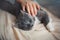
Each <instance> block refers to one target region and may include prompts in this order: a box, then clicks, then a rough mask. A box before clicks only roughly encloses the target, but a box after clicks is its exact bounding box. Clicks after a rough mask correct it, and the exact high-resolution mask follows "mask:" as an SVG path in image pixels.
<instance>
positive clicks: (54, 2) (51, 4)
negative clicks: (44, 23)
mask: <svg viewBox="0 0 60 40" xmlns="http://www.w3.org/2000/svg"><path fill="white" fill-rule="evenodd" d="M37 1H38V3H39V4H40V5H41V6H42V7H44V8H46V9H47V10H48V11H50V12H51V13H52V14H53V15H55V16H56V17H58V18H60V0H37Z"/></svg>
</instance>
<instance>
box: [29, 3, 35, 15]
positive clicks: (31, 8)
mask: <svg viewBox="0 0 60 40" xmlns="http://www.w3.org/2000/svg"><path fill="white" fill-rule="evenodd" d="M29 7H30V12H31V15H32V16H35V14H34V11H33V6H32V3H30V4H29Z"/></svg>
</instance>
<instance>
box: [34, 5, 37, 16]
mask: <svg viewBox="0 0 60 40" xmlns="http://www.w3.org/2000/svg"><path fill="white" fill-rule="evenodd" d="M33 9H34V14H35V15H36V14H37V8H36V5H35V4H33Z"/></svg>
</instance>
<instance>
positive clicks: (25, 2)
mask: <svg viewBox="0 0 60 40" xmlns="http://www.w3.org/2000/svg"><path fill="white" fill-rule="evenodd" d="M17 2H19V3H20V4H21V6H22V9H23V11H26V10H25V9H27V12H28V13H29V14H30V15H32V16H35V15H37V10H39V9H40V5H39V4H38V3H37V2H34V1H32V0H17Z"/></svg>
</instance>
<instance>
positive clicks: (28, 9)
mask: <svg viewBox="0 0 60 40" xmlns="http://www.w3.org/2000/svg"><path fill="white" fill-rule="evenodd" d="M26 9H27V12H28V13H29V15H30V8H29V4H26Z"/></svg>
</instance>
